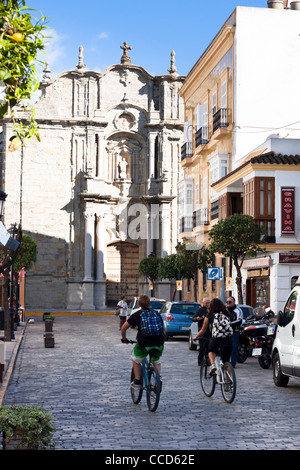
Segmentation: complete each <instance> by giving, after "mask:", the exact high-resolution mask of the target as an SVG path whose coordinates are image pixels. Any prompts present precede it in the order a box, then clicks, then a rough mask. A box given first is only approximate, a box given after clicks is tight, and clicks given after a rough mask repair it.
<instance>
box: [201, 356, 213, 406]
mask: <svg viewBox="0 0 300 470" xmlns="http://www.w3.org/2000/svg"><path fill="white" fill-rule="evenodd" d="M209 367H210V362H209V359H208V358H204V359H203V361H202V362H201V366H200V384H201V388H202V390H203V392H204V394H205V395H206V396H207V397H211V396H212V395H213V394H214V391H215V388H216V376H215V375H210V374H209Z"/></svg>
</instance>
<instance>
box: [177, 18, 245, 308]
mask: <svg viewBox="0 0 300 470" xmlns="http://www.w3.org/2000/svg"><path fill="white" fill-rule="evenodd" d="M232 20H233V17H231V18H230V19H229V21H228V22H226V23H225V25H224V26H223V28H222V29H221V31H220V32H219V34H218V35H217V36H216V38H215V39H214V40H213V42H212V43H211V44H210V46H209V47H208V48H207V49H206V51H205V52H204V53H203V55H202V56H201V57H200V59H199V60H198V61H197V63H196V64H195V66H194V67H193V68H192V70H191V71H190V73H189V74H188V76H187V79H186V81H185V83H184V85H183V87H182V88H181V90H180V96H181V97H182V98H183V100H184V105H185V143H184V145H183V147H182V153H181V165H182V169H183V172H184V178H183V179H182V180H181V182H180V183H179V237H180V239H181V240H182V241H183V242H187V243H188V242H189V241H193V242H196V243H197V244H199V245H201V244H202V243H204V244H205V245H208V232H209V230H210V227H211V224H213V223H214V221H217V220H218V195H217V193H216V192H215V191H214V190H213V189H212V187H211V185H212V184H213V183H214V182H216V181H217V180H219V179H220V178H221V177H223V176H225V175H227V174H228V173H229V171H230V169H231V155H232V132H231V131H232V129H233V117H234V116H233V41H234V34H233V33H234V25H233V22H232ZM233 202H235V201H233ZM236 203H237V204H238V203H239V200H237V201H236ZM223 262H224V261H223ZM214 264H215V266H222V259H221V258H217V259H216V262H215V263H214ZM228 275H229V272H228ZM220 289H221V281H216V282H213V281H206V276H202V274H201V273H199V276H198V299H201V298H202V297H203V295H207V294H208V295H209V296H215V295H217V294H218V295H219V293H220ZM184 298H185V299H189V300H193V298H194V289H193V287H192V283H190V282H187V281H185V282H184Z"/></svg>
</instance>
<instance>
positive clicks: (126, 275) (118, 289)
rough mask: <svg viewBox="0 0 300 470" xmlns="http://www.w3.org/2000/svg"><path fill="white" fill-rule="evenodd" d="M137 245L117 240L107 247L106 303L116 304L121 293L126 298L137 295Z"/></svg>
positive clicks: (109, 304)
mask: <svg viewBox="0 0 300 470" xmlns="http://www.w3.org/2000/svg"><path fill="white" fill-rule="evenodd" d="M138 266H139V247H138V246H137V245H134V244H133V243H128V242H117V243H113V244H111V245H108V247H107V259H106V303H107V305H108V306H112V305H116V304H117V302H118V301H119V300H120V299H121V297H122V295H126V297H127V300H130V299H132V298H133V297H136V296H138V292H139V288H138V279H139V274H138Z"/></svg>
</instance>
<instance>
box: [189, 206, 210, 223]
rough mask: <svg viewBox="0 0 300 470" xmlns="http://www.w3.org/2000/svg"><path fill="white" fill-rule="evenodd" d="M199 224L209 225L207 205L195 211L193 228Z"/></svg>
mask: <svg viewBox="0 0 300 470" xmlns="http://www.w3.org/2000/svg"><path fill="white" fill-rule="evenodd" d="M199 225H209V210H208V208H207V207H204V208H200V209H197V210H195V211H194V212H193V228H195V227H198V226H199Z"/></svg>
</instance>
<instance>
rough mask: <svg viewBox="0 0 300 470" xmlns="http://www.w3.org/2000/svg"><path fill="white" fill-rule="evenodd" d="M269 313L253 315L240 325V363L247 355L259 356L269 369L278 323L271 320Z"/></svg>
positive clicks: (263, 365) (261, 364)
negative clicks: (260, 315)
mask: <svg viewBox="0 0 300 470" xmlns="http://www.w3.org/2000/svg"><path fill="white" fill-rule="evenodd" d="M270 316H272V315H270V314H269V313H267V314H265V315H263V316H262V317H258V316H256V315H253V316H251V317H249V318H247V319H246V320H245V322H244V323H243V324H242V325H241V327H240V336H239V346H238V359H237V361H238V362H239V363H243V362H245V361H246V359H247V357H257V358H258V362H259V365H260V366H261V367H262V368H263V369H268V368H269V367H270V365H271V353H272V346H273V341H274V338H275V334H276V328H277V325H275V324H273V323H272V322H271V321H270Z"/></svg>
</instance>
